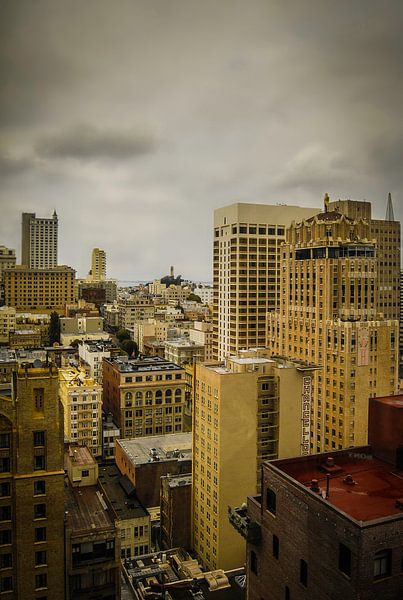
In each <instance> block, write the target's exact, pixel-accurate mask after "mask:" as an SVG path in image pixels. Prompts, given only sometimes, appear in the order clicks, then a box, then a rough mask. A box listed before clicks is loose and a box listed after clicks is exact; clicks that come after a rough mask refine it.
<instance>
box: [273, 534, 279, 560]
mask: <svg viewBox="0 0 403 600" xmlns="http://www.w3.org/2000/svg"><path fill="white" fill-rule="evenodd" d="M279 554H280V541H279V539H278V537H277V536H276V535H275V534H273V556H274V558H277V560H278V557H279Z"/></svg>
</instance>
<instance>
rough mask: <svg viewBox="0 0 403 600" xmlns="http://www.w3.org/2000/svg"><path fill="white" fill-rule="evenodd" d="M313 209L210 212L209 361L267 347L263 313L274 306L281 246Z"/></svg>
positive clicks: (243, 207)
mask: <svg viewBox="0 0 403 600" xmlns="http://www.w3.org/2000/svg"><path fill="white" fill-rule="evenodd" d="M317 212H319V209H315V208H301V207H299V206H270V205H265V204H239V203H237V204H231V205H229V206H225V207H223V208H219V209H217V210H215V211H214V243H213V331H214V333H213V356H214V358H217V359H219V360H222V359H224V358H225V357H226V356H228V355H230V354H234V353H235V352H237V351H238V350H240V349H242V348H255V347H259V346H261V347H262V346H264V345H265V341H266V340H265V336H266V313H267V312H269V311H273V310H275V309H276V308H277V306H278V301H279V293H280V283H279V277H280V273H279V257H280V246H281V243H282V242H284V240H285V229H286V227H288V226H289V225H290V224H291V222H292V221H293V220H301V219H304V218H308V217H311V216H312V215H314V214H316V213H317Z"/></svg>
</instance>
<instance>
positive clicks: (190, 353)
mask: <svg viewBox="0 0 403 600" xmlns="http://www.w3.org/2000/svg"><path fill="white" fill-rule="evenodd" d="M164 345H165V358H166V360H169V361H172V362H174V363H176V364H178V365H191V364H193V363H194V362H201V361H203V360H204V346H203V344H198V343H197V342H194V341H192V340H190V339H189V338H188V337H180V338H174V339H170V340H167V341H166V342H164Z"/></svg>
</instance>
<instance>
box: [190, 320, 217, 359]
mask: <svg viewBox="0 0 403 600" xmlns="http://www.w3.org/2000/svg"><path fill="white" fill-rule="evenodd" d="M189 339H190V340H191V341H192V342H195V343H196V344H200V345H203V346H204V360H206V361H207V360H211V359H212V358H213V324H212V323H206V322H204V321H195V322H194V325H193V328H191V329H189Z"/></svg>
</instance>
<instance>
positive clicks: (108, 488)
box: [98, 465, 148, 520]
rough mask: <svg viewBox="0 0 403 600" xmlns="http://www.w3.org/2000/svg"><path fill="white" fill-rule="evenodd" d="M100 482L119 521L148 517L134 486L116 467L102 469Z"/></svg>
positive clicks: (99, 477)
mask: <svg viewBox="0 0 403 600" xmlns="http://www.w3.org/2000/svg"><path fill="white" fill-rule="evenodd" d="M98 480H99V482H100V484H101V486H102V487H103V489H104V490H105V493H106V495H107V496H108V498H109V501H110V503H111V504H112V506H113V509H114V511H115V512H116V514H117V516H118V518H119V519H123V520H125V519H136V518H139V517H146V516H147V515H148V512H147V510H146V509H145V508H144V506H143V505H142V504H141V502H140V500H139V499H138V498H137V495H136V492H135V488H134V486H133V484H132V483H131V481H130V480H129V479H128V478H127V477H126V475H122V474H121V472H120V471H119V469H118V468H117V466H116V465H108V466H106V467H100V469H99V476H98Z"/></svg>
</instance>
